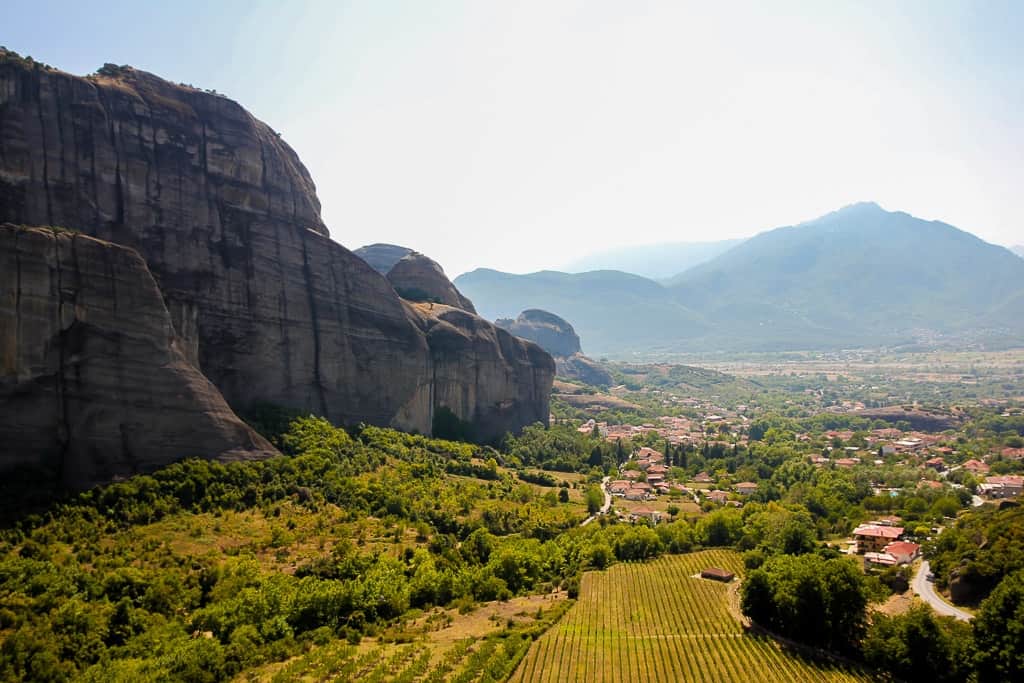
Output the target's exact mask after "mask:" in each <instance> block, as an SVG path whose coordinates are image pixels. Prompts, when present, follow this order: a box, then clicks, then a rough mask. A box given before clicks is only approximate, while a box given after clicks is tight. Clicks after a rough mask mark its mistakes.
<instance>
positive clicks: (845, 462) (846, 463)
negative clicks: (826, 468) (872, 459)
mask: <svg viewBox="0 0 1024 683" xmlns="http://www.w3.org/2000/svg"><path fill="white" fill-rule="evenodd" d="M858 464H860V458H839V459H838V460H836V467H844V468H850V467H853V466H854V465H858Z"/></svg>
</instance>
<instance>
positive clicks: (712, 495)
mask: <svg viewBox="0 0 1024 683" xmlns="http://www.w3.org/2000/svg"><path fill="white" fill-rule="evenodd" d="M707 496H708V500H710V501H711V502H713V503H718V504H719V505H724V504H725V503H726V502H727V501H728V500H729V494H728V493H726V492H725V491H708V493H707Z"/></svg>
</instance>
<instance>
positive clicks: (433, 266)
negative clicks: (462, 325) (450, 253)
mask: <svg viewBox="0 0 1024 683" xmlns="http://www.w3.org/2000/svg"><path fill="white" fill-rule="evenodd" d="M353 253H354V254H355V255H356V256H358V257H359V258H361V259H363V260H364V261H366V262H367V263H368V264H370V267H372V268H373V269H374V270H376V271H377V272H378V273H381V274H383V275H384V276H385V277H387V279H388V282H390V283H391V285H392V286H393V287H394V288H395V291H396V292H398V295H399V296H400V297H402V298H403V299H406V300H407V301H419V302H430V301H432V302H434V303H439V304H445V305H446V306H454V307H455V308H461V309H462V310H464V311H469V312H470V313H476V309H475V308H474V307H473V302H472V301H470V300H469V299H467V298H466V297H464V296H462V293H461V292H459V290H458V289H457V288H456V287H455V285H453V284H452V282H451V280H449V279H448V276H447V275H445V274H444V269H443V268H441V266H440V264H439V263H437V261H434V260H433V259H431V258H428V257H427V256H424V255H423V254H421V253H419V252H418V251H413V250H412V249H409V248H407V247H400V246H398V245H395V244H369V245H367V246H365V247H359V248H358V249H356V250H355V251H354V252H353Z"/></svg>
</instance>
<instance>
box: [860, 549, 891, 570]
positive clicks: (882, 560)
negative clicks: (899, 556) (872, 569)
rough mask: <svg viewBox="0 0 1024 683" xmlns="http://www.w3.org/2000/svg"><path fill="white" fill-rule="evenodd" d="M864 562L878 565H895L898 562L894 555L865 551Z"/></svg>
mask: <svg viewBox="0 0 1024 683" xmlns="http://www.w3.org/2000/svg"><path fill="white" fill-rule="evenodd" d="M864 562H865V563H867V564H873V565H876V566H879V567H895V566H896V565H897V564H898V562H897V560H896V558H895V557H893V556H892V555H890V554H889V553H885V552H882V553H876V552H866V553H864Z"/></svg>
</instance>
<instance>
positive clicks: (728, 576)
mask: <svg viewBox="0 0 1024 683" xmlns="http://www.w3.org/2000/svg"><path fill="white" fill-rule="evenodd" d="M735 576H736V575H735V574H733V573H732V572H728V571H726V570H724V569H720V568H718V567H708V568H707V569H704V570H703V571H701V573H700V578H702V579H711V580H713V581H721V582H722V583H729V582H730V581H732V580H733V578H734V577H735Z"/></svg>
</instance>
